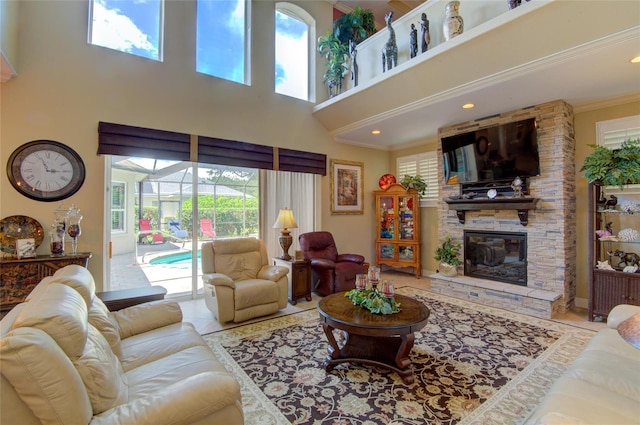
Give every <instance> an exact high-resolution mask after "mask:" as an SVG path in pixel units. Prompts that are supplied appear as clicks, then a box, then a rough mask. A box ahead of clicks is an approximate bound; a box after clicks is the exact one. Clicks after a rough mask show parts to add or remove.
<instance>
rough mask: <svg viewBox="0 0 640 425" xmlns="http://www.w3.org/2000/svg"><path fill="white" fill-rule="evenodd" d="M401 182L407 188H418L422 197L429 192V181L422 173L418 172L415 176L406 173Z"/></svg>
mask: <svg viewBox="0 0 640 425" xmlns="http://www.w3.org/2000/svg"><path fill="white" fill-rule="evenodd" d="M400 184H401V185H402V186H404V187H405V188H406V189H415V190H417V191H418V193H419V194H420V197H423V196H424V194H425V193H427V182H425V181H424V179H423V178H422V176H421V175H420V174H416V175H415V176H410V175H408V174H405V175H404V177H403V178H402V181H400Z"/></svg>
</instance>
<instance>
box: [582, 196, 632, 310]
mask: <svg viewBox="0 0 640 425" xmlns="http://www.w3.org/2000/svg"><path fill="white" fill-rule="evenodd" d="M606 189H607V188H606V187H602V186H599V185H596V184H590V185H589V231H590V235H589V238H590V239H589V241H590V243H589V264H590V265H591V273H590V276H589V320H590V321H593V320H594V319H595V318H596V317H599V318H602V319H603V320H606V318H607V316H608V315H609V312H610V311H611V309H612V308H613V307H615V306H617V305H618V304H633V305H640V273H639V272H635V273H625V272H623V271H622V269H623V268H624V265H625V264H626V263H621V262H620V261H621V260H620V257H617V256H615V255H610V254H611V253H614V252H616V251H620V252H624V253H629V254H631V256H630V258H633V254H636V255H640V240H635V241H623V240H619V239H618V240H616V239H609V240H607V238H605V239H604V240H603V239H602V238H600V237H599V236H598V235H597V234H596V231H598V230H603V229H606V227H607V225H608V224H609V223H610V227H611V229H612V230H613V232H612V233H613V236H616V235H617V234H618V232H619V231H620V230H621V229H625V228H632V229H636V230H638V229H640V214H638V213H635V214H631V213H628V212H625V211H623V210H622V209H621V208H620V205H617V206H615V207H613V208H611V207H607V206H606V205H605V203H604V200H605V199H607V198H608V196H609V195H608V194H606V193H605V192H606ZM629 191H630V189H629ZM629 191H628V192H627V193H628V194H627V193H625V190H623V191H622V192H620V191H617V190H616V194H617V195H618V200H619V202H620V203H622V202H631V203H633V202H637V204H636V206H638V205H640V194H639V193H638V192H637V191H636V192H631V193H629ZM599 200H600V201H599ZM604 261H609V264H610V265H611V266H612V267H613V268H614V270H604V269H599V268H598V267H597V266H598V263H603V262H604Z"/></svg>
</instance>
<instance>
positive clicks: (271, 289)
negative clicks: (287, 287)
mask: <svg viewBox="0 0 640 425" xmlns="http://www.w3.org/2000/svg"><path fill="white" fill-rule="evenodd" d="M279 295H280V291H279V289H278V285H276V283H275V282H272V281H270V280H262V279H251V280H245V281H242V282H236V290H235V291H234V293H233V296H234V301H235V309H236V311H238V310H242V309H245V308H248V307H253V306H256V305H262V304H267V303H273V302H275V303H277V302H278V296H279ZM276 311H277V309H276Z"/></svg>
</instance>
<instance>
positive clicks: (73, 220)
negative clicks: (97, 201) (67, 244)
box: [67, 204, 82, 255]
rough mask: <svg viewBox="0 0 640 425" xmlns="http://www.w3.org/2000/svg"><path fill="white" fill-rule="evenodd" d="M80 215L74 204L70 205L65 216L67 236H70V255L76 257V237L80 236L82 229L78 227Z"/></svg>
mask: <svg viewBox="0 0 640 425" xmlns="http://www.w3.org/2000/svg"><path fill="white" fill-rule="evenodd" d="M81 220H82V215H80V210H79V209H78V208H77V207H76V205H75V204H73V205H71V208H70V209H69V213H68V214H67V234H68V235H69V236H71V253H72V254H73V255H76V253H77V252H78V237H80V235H81V234H82V228H81V227H80V221H81Z"/></svg>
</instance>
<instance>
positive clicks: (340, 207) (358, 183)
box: [331, 159, 364, 214]
mask: <svg viewBox="0 0 640 425" xmlns="http://www.w3.org/2000/svg"><path fill="white" fill-rule="evenodd" d="M363 172H364V164H363V163H362V162H354V161H340V160H337V159H332V160H331V214H363V213H364V202H363V198H364V191H363V190H364V189H363V181H364V180H363Z"/></svg>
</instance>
